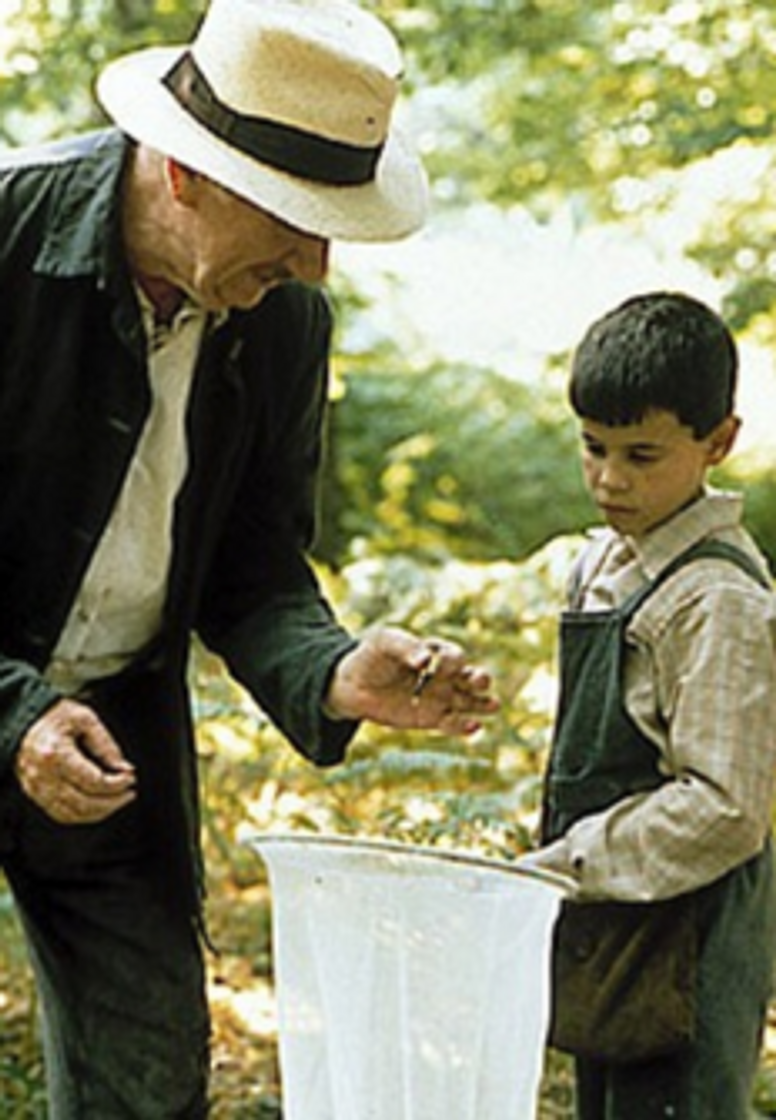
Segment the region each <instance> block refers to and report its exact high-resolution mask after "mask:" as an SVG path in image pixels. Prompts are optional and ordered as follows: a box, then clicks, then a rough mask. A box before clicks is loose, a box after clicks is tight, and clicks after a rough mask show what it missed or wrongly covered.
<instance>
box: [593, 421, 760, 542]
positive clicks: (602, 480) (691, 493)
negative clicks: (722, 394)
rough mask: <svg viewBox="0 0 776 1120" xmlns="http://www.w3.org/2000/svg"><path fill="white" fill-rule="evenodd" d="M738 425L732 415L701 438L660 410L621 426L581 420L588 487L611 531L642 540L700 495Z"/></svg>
mask: <svg viewBox="0 0 776 1120" xmlns="http://www.w3.org/2000/svg"><path fill="white" fill-rule="evenodd" d="M738 426H739V425H738V420H737V419H736V418H735V417H733V416H729V417H727V418H726V419H725V420H723V421H722V423H721V424H720V425H719V426H718V427H717V428H715V429H714V431H713V432H711V433H710V434H709V435H708V436H705V437H704V438H703V439H697V438H696V437H695V436H694V435H693V431H692V428H690V427H688V426H687V425H685V424H681V423H680V422H679V420H678V419H677V417H676V416H675V414H674V413H673V412H666V411H664V410H662V409H655V410H653V411H651V412H648V413H647V414H646V416H645V417H644V419H643V420H642V421H640V422H639V423H638V424H627V425H623V426H621V427H620V426H613V427H610V426H608V425H606V424H599V423H596V422H595V421H593V420H586V419H583V420H582V421H581V438H582V468H583V471H584V475H585V483H586V485H587V488H588V490H589V491H590V493H591V495H592V497H593V500H594V501H595V503H596V505H597V506H598V508H599V510H600V511H601V513H602V514H603V516H604V518H605V520H606V522H607V523H608V524H609V525H610V526H611V527H612V528H613V529H615V530H616V531H617V532H618V533H623V534H627V535H628V536H633V537H640V536H643V535H644V534H645V533H648V532H649V531H650V530H651V529H654V528H656V527H657V526H658V525H660V524H662V522H664V521H666V520H668V518H669V517H672V516H673V514H675V513H677V512H678V511H679V510H680V509H682V508H683V507H684V506H686V505H688V504H689V503H690V502H692V501H694V500H695V498H697V497H698V496H699V495H700V494H701V491H702V489H703V483H704V480H705V476H706V471H707V470H708V468H709V467H711V466H713V465H715V464H716V463H720V462H721V461H722V460H723V459H724V458H725V456H726V455H727V453H728V451H729V450H730V448H731V447H732V445H733V441H734V440H735V436H736V432H737V431H738Z"/></svg>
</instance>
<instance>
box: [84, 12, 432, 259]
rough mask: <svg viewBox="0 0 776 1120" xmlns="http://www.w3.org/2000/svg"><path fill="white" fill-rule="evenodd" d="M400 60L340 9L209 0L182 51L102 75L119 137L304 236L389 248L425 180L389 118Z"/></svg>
mask: <svg viewBox="0 0 776 1120" xmlns="http://www.w3.org/2000/svg"><path fill="white" fill-rule="evenodd" d="M401 69H402V59H401V54H400V51H399V48H398V45H397V43H396V41H395V39H394V37H393V36H392V34H391V33H390V31H389V30H388V29H387V27H385V25H384V24H383V23H381V22H380V21H379V20H378V19H376V18H375V17H374V16H371V15H369V14H368V13H367V12H365V11H362V10H361V9H360V8H358V7H356V6H355V5H354V4H352V3H349V2H348V0H213V3H212V4H211V6H210V8H209V10H208V12H207V14H206V15H205V18H204V20H203V22H202V25H201V27H200V29H199V32H198V34H197V36H196V38H195V40H194V42H193V43H192V44H190V46H183V47H181V46H178V47H162V48H151V49H148V50H144V51H140V52H138V53H135V54H131V55H127V56H126V57H124V58H120V59H118V60H117V61H115V62H113V63H111V64H110V65H109V66H108V67H107V68H106V69H105V70H104V71H103V72H102V74H101V75H100V78H99V80H98V85H97V93H98V96H99V99H100V101H101V102H102V105H103V107H104V108H105V110H106V111H107V113H108V115H109V116H110V117H111V118H112V119H113V120H114V121H115V123H116V124H117V125H118V126H119V127H120V128H121V129H122V130H123V131H124V132H126V133H127V134H128V135H129V136H131V137H133V138H134V139H135V140H137V141H140V142H141V143H143V144H147V145H148V146H149V147H152V148H155V149H156V150H158V151H160V152H163V153H164V154H165V155H167V156H170V157H172V158H173V159H175V160H177V161H178V162H179V163H182V164H183V165H184V166H187V167H189V168H191V169H192V170H193V171H197V172H199V173H200V174H202V175H206V176H207V177H208V178H211V179H213V180H214V181H215V182H217V183H220V184H221V185H222V186H224V187H227V188H228V189H230V190H232V191H234V192H235V193H236V194H238V195H240V196H241V197H242V198H245V199H247V200H248V201H249V202H252V203H254V204H255V205H257V206H259V207H261V208H262V209H264V210H268V211H269V212H270V213H272V214H275V215H276V216H277V217H279V218H281V219H283V220H284V221H286V222H288V223H289V224H290V225H293V226H295V227H297V228H299V229H302V230H305V231H306V232H308V233H313V234H317V235H318V236H321V237H326V238H336V239H343V240H347V241H391V240H395V239H398V238H400V237H404V236H406V235H407V234H409V233H412V232H413V231H414V230H416V229H417V228H418V227H419V226H420V225H421V224H422V222H423V218H424V216H425V209H426V180H425V176H424V173H423V169H422V166H421V164H420V161H419V159H418V157H417V155H416V154H415V153H414V151H413V150H412V148H411V146H410V145H409V144H408V143H407V142H406V141H405V140H404V139H403V138H402V137H401V135H400V134H398V133H397V130H396V128H395V126H393V125H392V123H391V113H392V110H393V107H394V102H395V100H396V96H397V93H398V86H399V78H400V75H401Z"/></svg>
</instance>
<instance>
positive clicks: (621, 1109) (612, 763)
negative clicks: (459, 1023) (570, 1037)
mask: <svg viewBox="0 0 776 1120" xmlns="http://www.w3.org/2000/svg"><path fill="white" fill-rule="evenodd" d="M701 557H704V558H707V557H714V558H718V559H720V560H722V561H725V562H732V563H734V564H737V565H738V566H739V567H741V568H743V569H744V570H745V571H747V572H748V573H749V574H750V575H752V577H753V578H755V579H757V580H758V581H759V582H760V583H764V580H763V577H762V575H761V574H760V573H759V572H758V571H757V569H756V568H755V566H754V565H753V564H752V563H751V561H750V560H749V558H748V557H747V556H746V555H745V554H744V553H742V552H740V551H739V550H737V549H735V548H732V547H731V546H728V545H726V544H724V543H722V542H719V541H705V542H702V543H700V544H699V545H695V546H694V547H693V548H691V549H689V550H688V551H686V552H685V553H683V554H682V555H681V556H679V557H678V558H677V559H676V560H675V561H674V562H673V563H672V564H670V565H669V566H667V567H666V569H664V571H663V572H661V573H660V575H659V576H658V577H657V578H656V579H655V580H654V581H652V582H651V583H649V584H646V585H645V586H644V587H643V588H640V589H639V590H638V591H637V592H635V593H634V594H633V595H632V596H630V597H629V598H628V599H627V600H626V601H625V602H624V603H623V604H622V605H621V606H620V607H619V608H618V609H616V610H611V611H596V612H581V611H577V610H571V611H568V612H566V613H564V615H563V617H562V621H561V647H560V648H561V655H560V666H561V689H560V700H559V711H558V719H557V721H556V735H555V741H554V743H553V748H552V752H551V756H550V763H549V768H548V775H547V784H546V804H545V815H544V822H543V839H544V841H545V842H549V841H551V840H553V839H556V838H557V837H559V836H561V835H562V834H563V833H564V832H565V831H566V830H567V829H568V828H569V827H570V826H571V825H572V824H573V823H574V822H575V821H578V820H579V819H580V818H582V817H585V816H588V815H589V814H591V813H595V812H600V811H602V810H604V809H606V808H607V807H608V806H610V805H612V804H613V803H614V802H616V801H619V800H621V799H622V798H624V797H627V796H628V795H630V794H632V793H636V792H643V791H644V790H649V789H654V788H656V787H657V786H659V785H660V784H662V783H663V782H664V781H666V778H665V776H664V775H662V774H661V773H660V771H659V769H658V758H659V756H658V752H657V749H656V747H655V746H654V744H653V743H651V742H650V741H649V740H648V739H647V738H646V737H645V736H644V735H643V734H642V733H641V731H640V730H639V728H638V727H637V725H636V724H635V723H634V721H633V720H632V719H631V718H630V716H629V715H628V713H627V711H626V709H625V704H624V699H623V684H622V682H623V660H624V654H625V648H626V642H625V634H626V630H627V627H628V624H629V622H630V620H631V619H632V618H633V616H634V615H635V614H636V612H637V611H638V610H639V608H640V607H641V606H642V604H643V603H644V602H645V600H646V599H647V598H648V597H649V596H650V595H652V594H654V592H655V591H656V590H657V589H658V587H660V586H661V585H662V584H663V583H664V582H665V581H666V580H667V579H668V578H669V577H670V576H672V575H673V574H674V573H675V572H676V571H677V570H678V569H679V568H681V567H683V566H684V565H685V564H687V563H690V562H691V561H693V560H695V559H699V558H701ZM766 586H767V584H766ZM644 858H645V859H649V858H650V853H649V852H645V853H644ZM696 899H697V904H698V905H697V913H698V922H699V938H700V946H699V959H698V975H697V990H696V1036H695V1039H694V1041H693V1043H692V1044H691V1045H690V1046H688V1047H686V1048H684V1049H682V1050H679V1051H677V1052H676V1053H673V1054H669V1055H666V1056H662V1057H660V1058H655V1059H651V1060H648V1061H643V1062H639V1063H618V1062H600V1061H594V1060H591V1059H587V1058H586V1059H581V1058H578V1059H577V1060H576V1071H577V1116H578V1118H579V1120H665V1118H669V1117H670V1118H671V1120H748V1118H749V1117H750V1116H751V1109H750V1100H749V1096H750V1092H751V1086H752V1080H753V1077H754V1074H755V1072H756V1069H757V1064H758V1059H759V1051H760V1044H761V1040H762V1031H763V1026H764V1021H765V1014H766V1010H767V1004H768V1000H769V997H770V994H771V980H772V967H773V960H774V946H775V945H776V890H775V889H774V876H773V865H772V856H771V848H770V844H767V845H766V847H765V849H764V850H763V852H762V853H760V855H758V856H755V857H754V858H752V859H751V860H749V861H748V862H747V863H745V864H743V865H741V866H739V867H737V868H735V869H734V870H733V871H731V872H729V873H728V874H726V875H725V876H723V877H722V878H721V879H719V880H717V881H716V882H715V883H712V884H711V885H710V886H708V887H705V888H702V889H701V890H700V891H698V892H697V894H696Z"/></svg>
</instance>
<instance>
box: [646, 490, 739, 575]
mask: <svg viewBox="0 0 776 1120" xmlns="http://www.w3.org/2000/svg"><path fill="white" fill-rule="evenodd" d="M742 513H743V497H742V495H741V494H735V493H732V492H730V491H724V490H712V489H707V490H706V491H704V493H703V494H702V495H701V497H700V498H698V499H697V500H696V501H694V502H693V503H692V505H689V506H686V507H685V508H684V509H682V510H680V511H679V513H676V514H674V516H673V517H671V518H669V520H668V521H666V522H664V523H663V524H662V525H659V526H658V527H657V528H656V529H653V530H652V532H651V533H647V534H646V535H645V536H643V537H639V538H638V539H633V538H630V537H627V538H625V540H627V542H628V544H629V545H630V547H631V549H632V550H633V553H634V555H635V556H636V558H637V559H638V561H639V563H640V564H641V566H642V567H643V569H644V571H645V572H646V574H647V575H648V576H649V577H650V578H651V579H654V578H655V577H656V576H657V575H658V574H659V573H660V572H661V571H662V570H663V568H665V566H666V565H667V564H670V563H671V562H672V561H673V560H675V559H676V557H677V556H680V555H681V554H682V553H683V552H686V550H687V549H688V548H691V547H692V546H693V545H694V544H697V543H698V542H699V541H702V540H705V539H706V538H707V537H711V536H716V535H718V534H719V533H721V532H723V531H724V530H727V529H732V528H735V527H736V526H737V525H739V524H740V522H741V516H742Z"/></svg>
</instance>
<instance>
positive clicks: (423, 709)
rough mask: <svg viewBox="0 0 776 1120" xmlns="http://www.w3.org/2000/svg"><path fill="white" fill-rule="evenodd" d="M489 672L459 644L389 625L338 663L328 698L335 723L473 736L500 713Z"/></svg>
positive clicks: (364, 640) (364, 638) (374, 631)
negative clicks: (486, 718) (367, 723)
mask: <svg viewBox="0 0 776 1120" xmlns="http://www.w3.org/2000/svg"><path fill="white" fill-rule="evenodd" d="M497 708H498V701H497V700H496V698H495V697H494V696H493V694H492V693H491V678H490V674H489V673H488V672H487V671H486V670H485V669H483V668H481V667H480V666H477V665H472V664H471V663H470V662H469V661H468V660H467V657H466V654H465V653H464V651H463V650H462V649H461V647H460V646H458V645H456V644H455V643H453V642H448V641H442V640H441V639H435V638H426V639H423V638H417V637H415V636H414V635H412V634H409V633H407V632H406V631H404V630H398V629H393V628H390V627H386V628H383V629H376V630H373V631H370V632H369V633H367V634H366V635H365V636H364V637H363V638H362V640H361V641H360V643H359V644H358V646H356V647H355V649H353V650H351V651H350V653H348V654H346V655H345V656H344V657H343V658H342V660H341V661H340V662H339V664H338V665H337V667H336V669H335V672H334V676H333V677H332V681H331V684H330V686H329V691H328V694H327V696H326V701H325V709H326V712H327V713H328V714H329V715H331V716H332V717H334V718H335V719H354V720H371V721H372V722H374V723H380V724H384V725H385V726H387V727H397V728H415V729H425V730H437V731H444V732H447V733H448V734H451V735H471V734H473V732H475V731H478V730H479V728H480V727H481V725H482V718H483V717H484V716H488V715H490V714H492V713H493V712H495V711H496V709H497Z"/></svg>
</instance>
